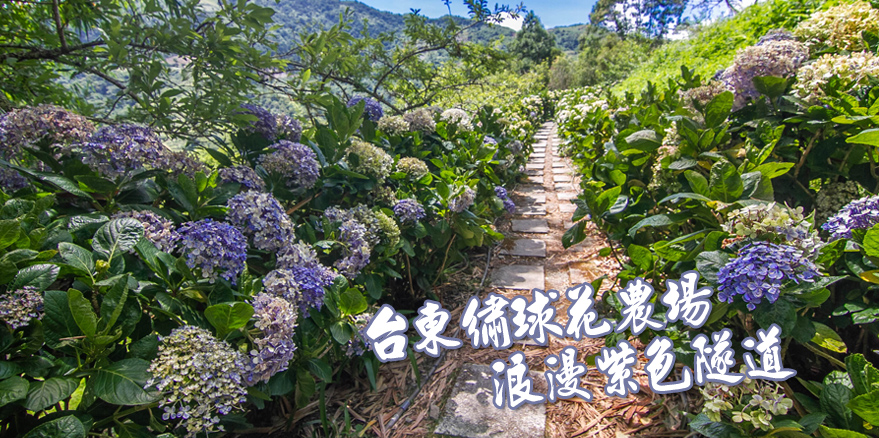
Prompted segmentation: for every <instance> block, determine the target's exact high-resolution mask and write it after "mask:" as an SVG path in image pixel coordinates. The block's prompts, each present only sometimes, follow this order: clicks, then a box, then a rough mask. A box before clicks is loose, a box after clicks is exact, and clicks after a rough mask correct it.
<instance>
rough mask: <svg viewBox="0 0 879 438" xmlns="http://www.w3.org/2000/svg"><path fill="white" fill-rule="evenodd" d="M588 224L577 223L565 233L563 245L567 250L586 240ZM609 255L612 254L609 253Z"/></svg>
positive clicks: (583, 222)
mask: <svg viewBox="0 0 879 438" xmlns="http://www.w3.org/2000/svg"><path fill="white" fill-rule="evenodd" d="M586 223H587V222H585V221H581V222H577V223H576V224H574V226H573V227H571V228H570V229H568V230H567V231H565V234H563V235H562V245H563V246H564V247H565V248H570V247H571V246H573V245H576V244H578V243H580V242H582V241H583V239H585V238H586ZM608 254H610V253H609V252H608Z"/></svg>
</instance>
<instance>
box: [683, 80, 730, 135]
mask: <svg viewBox="0 0 879 438" xmlns="http://www.w3.org/2000/svg"><path fill="white" fill-rule="evenodd" d="M724 91H734V90H733V89H732V88H731V87H730V86H728V85H726V84H724V83H723V82H718V81H709V82H708V83H707V84H705V85H702V86H700V87H696V88H691V89H689V90H687V91H680V92H679V93H680V96H681V100H683V103H684V106H686V107H688V108H691V109H693V110H695V109H696V108H705V105H708V103H709V102H711V100H712V99H714V98H715V97H717V95H719V94H721V93H723V92H724ZM673 126H674V125H673ZM675 133H677V127H675Z"/></svg>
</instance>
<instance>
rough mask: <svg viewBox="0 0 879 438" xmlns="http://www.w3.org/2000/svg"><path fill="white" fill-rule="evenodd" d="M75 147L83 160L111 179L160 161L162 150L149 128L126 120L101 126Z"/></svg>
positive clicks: (163, 148) (157, 139) (162, 147)
mask: <svg viewBox="0 0 879 438" xmlns="http://www.w3.org/2000/svg"><path fill="white" fill-rule="evenodd" d="M79 148H80V150H81V151H82V153H83V155H84V156H83V160H82V161H83V163H85V164H87V165H88V166H89V167H90V168H91V169H92V170H94V171H95V172H98V173H100V174H102V175H104V176H106V177H108V178H111V179H114V178H117V177H120V176H127V175H130V174H132V173H133V172H136V171H138V170H141V169H144V168H146V167H151V166H153V165H155V164H156V163H160V162H161V160H162V156H163V154H164V153H165V152H166V151H165V146H164V145H162V142H161V140H159V137H158V136H157V135H156V134H155V133H154V132H153V131H152V130H151V129H149V128H147V127H143V126H136V125H127V124H123V125H114V126H105V127H103V128H101V129H99V130H97V131H96V132H95V133H94V134H93V135H92V136H91V137H90V138H89V140H88V141H87V142H85V143H82V144H81V145H80V146H79Z"/></svg>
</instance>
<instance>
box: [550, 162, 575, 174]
mask: <svg viewBox="0 0 879 438" xmlns="http://www.w3.org/2000/svg"><path fill="white" fill-rule="evenodd" d="M562 166H564V164H563V165H562ZM552 173H554V174H556V175H567V174H569V173H571V171H570V170H568V168H566V167H562V168H558V167H553V168H552Z"/></svg>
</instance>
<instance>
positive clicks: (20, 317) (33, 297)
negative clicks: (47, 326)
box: [0, 286, 43, 330]
mask: <svg viewBox="0 0 879 438" xmlns="http://www.w3.org/2000/svg"><path fill="white" fill-rule="evenodd" d="M34 318H36V319H43V294H42V293H41V292H40V291H39V290H38V289H37V288H35V287H33V286H24V287H22V288H21V289H18V290H14V291H10V292H6V293H5V294H3V295H0V321H4V322H5V323H7V324H9V326H10V327H12V329H13V330H17V329H19V328H21V327H25V326H27V325H28V323H30V322H31V320H32V319H34ZM3 330H5V329H3Z"/></svg>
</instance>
